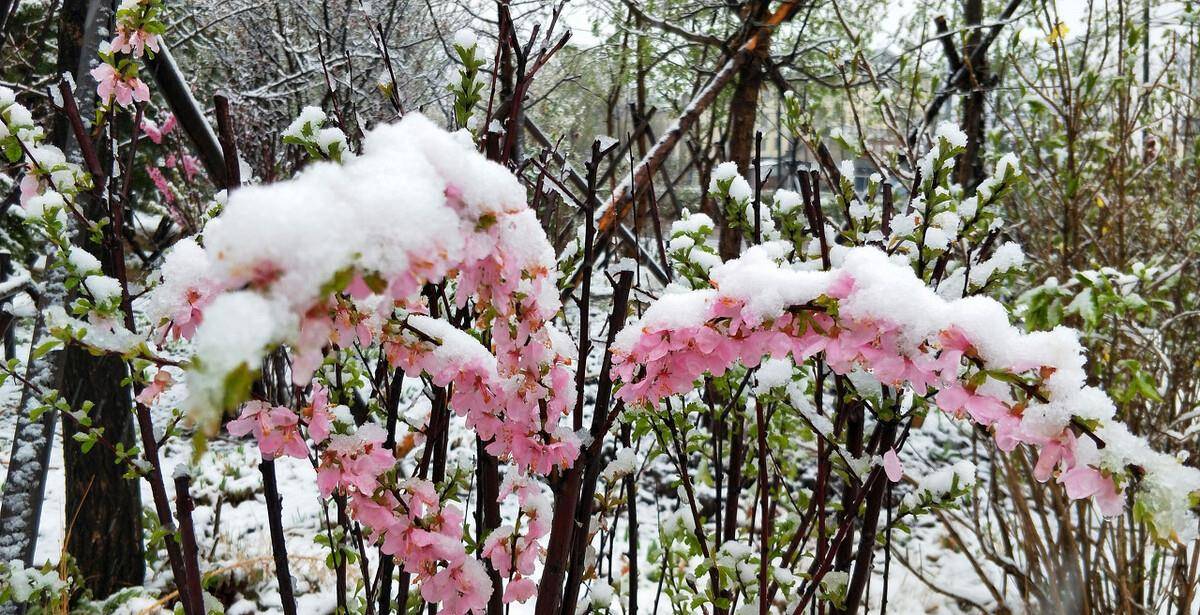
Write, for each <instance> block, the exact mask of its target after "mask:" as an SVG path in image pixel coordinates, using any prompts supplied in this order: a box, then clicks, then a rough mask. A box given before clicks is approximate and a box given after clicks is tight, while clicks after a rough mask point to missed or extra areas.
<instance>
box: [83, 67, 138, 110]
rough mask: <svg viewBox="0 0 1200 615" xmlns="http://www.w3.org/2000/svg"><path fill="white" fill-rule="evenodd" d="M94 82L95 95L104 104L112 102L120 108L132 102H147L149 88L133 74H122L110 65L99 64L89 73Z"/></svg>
mask: <svg viewBox="0 0 1200 615" xmlns="http://www.w3.org/2000/svg"><path fill="white" fill-rule="evenodd" d="M91 74H92V78H93V79H95V80H96V94H97V95H99V96H100V100H101V101H103V102H104V104H106V105H108V104H112V102H113V100H114V99H115V100H116V101H117V104H119V105H121V106H122V107H128V106H129V105H132V104H133V103H134V101H137V102H149V101H150V87H149V86H147V85H146V82H144V81H142V80H141V79H139V78H138V76H137V75H136V74H134V73H124V72H121V71H119V70H117V69H116V68H115V67H114V66H113V65H112V64H108V63H104V64H100V65H99V66H97V67H96V68H93V69H92V71H91Z"/></svg>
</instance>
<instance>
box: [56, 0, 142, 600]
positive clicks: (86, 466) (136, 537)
mask: <svg viewBox="0 0 1200 615" xmlns="http://www.w3.org/2000/svg"><path fill="white" fill-rule="evenodd" d="M109 18H110V13H109V9H108V3H107V2H101V1H100V0H66V1H65V2H64V3H63V5H62V13H61V17H60V25H59V27H60V30H59V50H58V68H59V70H60V71H61V72H69V73H72V74H74V75H75V82H76V83H78V84H79V92H80V93H81V94H82V99H83V100H82V101H81V103H82V104H81V105H80V107H81V109H80V112H81V114H82V115H83V116H84V117H88V116H90V115H91V114H92V110H93V108H94V105H95V98H94V95H93V94H92V93H93V92H94V91H95V82H94V81H93V80H92V79H91V76H90V75H89V74H88V68H89V65H90V62H91V59H92V58H94V57H95V56H96V50H97V49H98V47H99V44H100V38H101V33H102V32H104V31H105V30H106V29H107V28H106V26H107V24H108V21H109ZM65 122H66V119H65V118H64V117H60V118H58V123H57V124H56V125H55V130H56V131H57V132H58V133H59V134H62V135H64V136H63V139H64V143H65V144H66V145H67V147H65V148H63V149H64V151H66V152H67V154H68V156H78V146H77V144H74V143H73V139H72V138H71V137H70V136H67V135H69V133H70V131H69V129H68V128H67V127H66V126H65ZM108 155H109V156H111V155H112V152H108ZM81 204H82V205H83V209H84V212H85V214H86V215H87V216H88V218H89V219H91V220H102V219H104V218H106V217H108V213H107V205H108V203H107V202H106V200H105V199H95V198H87V197H83V196H82V195H81ZM77 241H78V244H79V246H80V247H82V248H84V249H86V250H88V251H90V252H93V253H94V254H95V256H96V257H97V258H99V259H100V261H101V263H103V270H104V273H105V274H106V275H110V276H112V275H115V272H116V269H117V266H118V263H116V262H115V259H114V258H111V255H109V254H106V253H105V251H104V250H102V248H101V247H100V246H98V245H96V244H95V243H93V242H91V241H89V240H88V233H87V232H86V231H84V230H80V232H79V233H78V239H77ZM61 361H62V367H61V378H62V384H61V386H60V387H59V390H60V391H62V394H63V398H64V399H65V400H66V402H67V403H68V404H70V406H71V407H72V408H74V409H79V408H81V407H82V406H83V405H84V403H85V402H91V403H92V404H93V406H92V409H91V410H90V411H89V413H88V416H89V417H90V418H91V420H92V424H93V426H95V427H96V428H100V429H103V430H104V431H103V433H104V437H105V439H107V440H108V441H109V442H110V443H111V444H113V445H114V446H115V445H116V444H117V443H121V444H123V445H124V446H125V447H126V448H130V447H132V446H134V441H135V438H134V436H135V431H134V426H133V412H132V407H133V406H132V404H133V393H132V390H131V388H130V385H129V384H128V382H127V379H128V375H129V374H128V369H127V367H126V365H125V362H124V360H122V359H121V358H120V357H118V356H112V355H105V356H100V357H96V356H92V355H91V354H90V353H89V352H88V351H87V350H85V349H84V348H81V347H79V346H76V345H71V346H68V347H67V348H65V349H64V350H63V351H62V352H61ZM62 433H63V465H64V472H65V483H66V518H67V529H66V534H67V539H66V546H67V552H68V553H70V555H71V557H72V558H73V559H74V561H75V564H76V565H77V566H78V568H79V573H80V574H79V578H80V580H81V581H82V583H83V586H84V587H85V588H87V589H88V590H90V591H91V593H92V594H93V595H95V596H107V595H109V594H111V593H113V592H114V591H116V590H119V589H121V588H123V587H128V586H132V585H141V584H142V581H143V579H144V576H145V562H144V560H143V557H142V555H143V546H142V523H141V519H142V501H141V495H140V493H139V489H138V482H137V481H132V480H127V479H125V478H124V477H123V475H124V472H125V468H124V466H123V465H117V464H115V463H113V460H112V459H108V458H105V457H102V456H101V454H100V451H98V450H97V451H96V453H95V454H90V455H89V454H87V453H84V452H83V449H82V445H81V444H80V443H79V442H76V441H75V440H74V435H75V434H76V433H77V429H76V426H75V424H74V423H73V422H71V421H67V420H64V421H63V430H62Z"/></svg>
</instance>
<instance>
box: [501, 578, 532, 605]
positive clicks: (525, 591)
mask: <svg viewBox="0 0 1200 615" xmlns="http://www.w3.org/2000/svg"><path fill="white" fill-rule="evenodd" d="M536 593H537V584H536V583H534V582H533V580H532V579H527V578H521V579H514V580H512V581H510V582H509V583H508V586H507V587H505V588H504V602H506V603H508V602H524V601H526V600H529V599H530V598H532V597H533V596H534V594H536Z"/></svg>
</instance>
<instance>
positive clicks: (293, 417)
mask: <svg viewBox="0 0 1200 615" xmlns="http://www.w3.org/2000/svg"><path fill="white" fill-rule="evenodd" d="M300 415H301V416H303V417H304V419H305V421H304V422H303V423H301V422H300V416H298V415H297V414H296V413H295V412H292V411H291V410H289V409H288V408H284V407H271V406H270V404H267V403H265V402H261V401H251V402H247V403H246V404H245V406H244V407H243V410H242V413H241V416H240V417H239V418H238V419H236V420H233V421H230V423H229V425H228V429H229V433H231V434H233V435H235V436H240V435H245V434H248V433H253V434H254V437H255V439H256V440H257V441H258V446H259V448H260V450H261V451H262V455H263V457H264V458H266V459H272V458H275V457H279V456H290V457H298V458H302V459H303V458H307V457H308V453H309V448H308V446H307V444H306V443H305V441H304V438H303V436H302V435H301V433H300V428H301V426H304V427H307V429H308V435H309V436H310V438H311V439H312V441H313V443H314V445H316V447H317V449H318V457H319V463H318V466H317V487H318V489H320V492H321V495H322V496H324V497H329V496H330V495H333V494H335V493H336V494H338V495H340V496H343V497H346V498H347V499H348V501H349V503H350V513H351V515H352V516H353V518H354V519H356V520H358V521H359V522H361V523H362V524H363V525H364V526H366V528H367V529H368V535H369V537H370V539H371V541H372V542H374V543H378V544H380V549H381V550H382V551H383V552H384V553H386V554H388V555H394V556H395V557H396V559H397V560H398V561H399V562H400V563H401V564H402V565H403V566H404V567H405V569H406V570H408V571H410V572H412V573H413V574H414V576H415V577H416V581H417V582H418V583H419V584H420V586H421V595H422V597H423V598H424V599H425V600H427V601H429V602H431V603H432V602H440V603H441V604H442V608H443V609H444V610H445V611H446V612H447V613H452V614H455V615H462V614H464V613H468V612H480V611H482V610H483V609H484V608H486V605H487V600H488V596H489V595H490V593H491V580H490V579H489V578H488V576H487V571H486V570H485V569H484V567H483V565H482V564H481V563H480V562H479V560H477V559H475V558H472V557H468V556H467V553H466V550H465V548H464V546H463V543H462V531H463V529H462V522H463V516H462V513H461V512H460V511H459V510H458V509H457V508H455V507H454V506H449V505H447V506H443V505H442V504H441V502H440V498H439V497H438V494H437V491H436V490H435V488H434V485H433V483H431V482H429V481H425V480H419V479H409V480H404V481H399V482H398V483H396V481H395V478H394V477H393V476H390V475H389V473H390V472H391V471H392V469H393V468H395V466H396V461H397V460H396V457H395V453H394V452H393V451H392V450H389V449H388V448H387V447H385V446H384V439H385V436H386V434H385V433H384V430H383V428H381V427H379V426H378V425H377V424H374V423H367V424H364V425H362V426H360V427H358V428H357V430H355V431H354V432H353V433H349V434H341V433H334V432H333V430H334V427H335V423H334V417H333V414H332V413H331V408H330V407H329V400H328V392H327V391H326V390H325V389H323V388H321V387H320V386H316V387H314V390H313V396H312V403H311V404H310V405H309V406H307V407H306V408H304V409H303V410H302V411H301V413H300Z"/></svg>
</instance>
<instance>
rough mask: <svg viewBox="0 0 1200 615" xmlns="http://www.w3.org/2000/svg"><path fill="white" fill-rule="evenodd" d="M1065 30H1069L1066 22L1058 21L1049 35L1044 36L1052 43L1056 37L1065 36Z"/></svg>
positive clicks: (1056, 39)
mask: <svg viewBox="0 0 1200 615" xmlns="http://www.w3.org/2000/svg"><path fill="white" fill-rule="evenodd" d="M1067 32H1070V29H1068V28H1067V24H1065V23H1063V22H1061V21H1060V22H1058V23H1057V24H1056V25H1055V26H1054V27H1053V28H1052V29H1051V30H1050V35H1049V36H1047V37H1046V42H1047V43H1050V44H1051V45H1053V44H1054V43H1055V42H1056V41H1058V39H1060V38H1062V37H1064V36H1066V35H1067Z"/></svg>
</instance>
